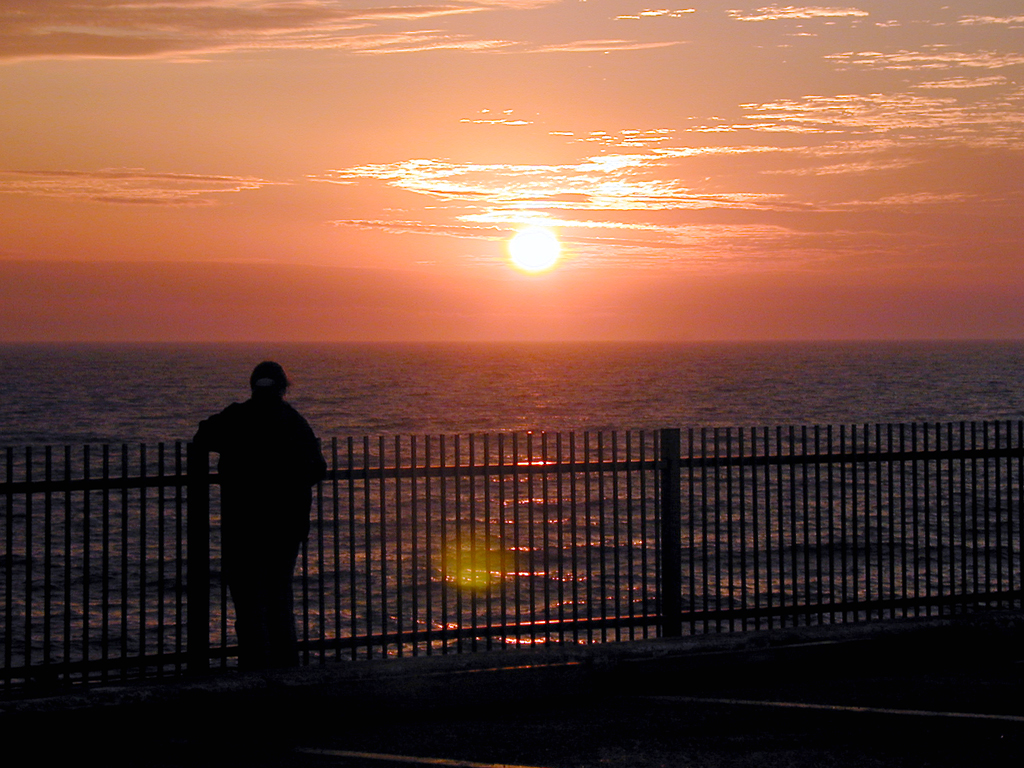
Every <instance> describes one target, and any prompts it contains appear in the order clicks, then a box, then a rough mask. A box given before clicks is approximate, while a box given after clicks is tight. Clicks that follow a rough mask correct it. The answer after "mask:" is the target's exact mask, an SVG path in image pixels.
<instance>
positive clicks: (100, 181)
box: [0, 168, 280, 205]
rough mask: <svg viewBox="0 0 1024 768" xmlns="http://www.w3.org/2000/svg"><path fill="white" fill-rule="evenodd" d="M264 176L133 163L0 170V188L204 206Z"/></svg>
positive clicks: (134, 202) (114, 200) (265, 183)
mask: <svg viewBox="0 0 1024 768" xmlns="http://www.w3.org/2000/svg"><path fill="white" fill-rule="evenodd" d="M276 183H280V182H272V181H268V180H266V179H257V178H252V177H241V176H207V175H201V174H190V173H150V172H148V171H145V170H140V169H135V168H116V169H108V170H101V171H27V170H26V171H19V170H10V171H0V193H7V194H17V195H31V196H34V197H56V198H65V199H69V200H87V201H91V202H98V203H116V204H122V205H140V204H141V205H209V204H210V203H212V202H213V198H212V196H213V195H219V194H223V193H225V192H241V191H243V190H252V189H259V188H261V187H265V186H268V185H271V184H276Z"/></svg>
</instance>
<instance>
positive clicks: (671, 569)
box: [659, 429, 693, 637]
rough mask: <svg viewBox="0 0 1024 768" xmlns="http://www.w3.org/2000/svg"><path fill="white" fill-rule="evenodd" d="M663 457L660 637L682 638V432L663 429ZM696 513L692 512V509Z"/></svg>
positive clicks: (661, 451) (660, 436) (661, 447)
mask: <svg viewBox="0 0 1024 768" xmlns="http://www.w3.org/2000/svg"><path fill="white" fill-rule="evenodd" d="M659 439H660V451H659V453H660V456H661V585H660V590H659V591H660V593H661V606H662V609H661V635H662V637H679V636H681V635H682V634H683V627H682V588H683V585H682V531H681V525H680V524H681V520H682V499H681V498H680V480H681V478H680V471H681V456H680V450H681V433H680V430H678V429H663V430H661V432H660V435H659ZM690 514H691V515H692V514H693V510H692V509H691V510H690Z"/></svg>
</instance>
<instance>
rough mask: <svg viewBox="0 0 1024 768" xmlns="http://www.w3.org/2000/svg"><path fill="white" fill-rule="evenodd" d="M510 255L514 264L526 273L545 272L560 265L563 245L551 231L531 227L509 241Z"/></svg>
mask: <svg viewBox="0 0 1024 768" xmlns="http://www.w3.org/2000/svg"><path fill="white" fill-rule="evenodd" d="M508 253H509V256H510V257H511V258H512V263H513V264H515V265H516V267H518V268H519V269H521V270H523V271H524V272H544V271H545V270H548V269H551V268H552V267H553V266H555V264H557V263H558V257H559V256H561V254H562V245H561V243H559V242H558V238H557V237H555V234H554V232H552V231H551V230H549V229H544V228H543V227H530V228H529V229H523V230H520V231H519V232H517V233H516V235H515V236H514V237H513V238H512V239H511V240H509V241H508Z"/></svg>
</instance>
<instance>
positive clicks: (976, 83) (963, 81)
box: [914, 75, 1010, 90]
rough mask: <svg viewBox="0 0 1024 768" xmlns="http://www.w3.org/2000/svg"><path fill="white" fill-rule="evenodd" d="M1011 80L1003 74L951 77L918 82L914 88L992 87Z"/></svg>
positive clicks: (954, 88)
mask: <svg viewBox="0 0 1024 768" xmlns="http://www.w3.org/2000/svg"><path fill="white" fill-rule="evenodd" d="M1009 82H1010V81H1009V80H1007V79H1006V78H1005V77H1003V76H1002V75H994V76H992V77H974V78H971V77H951V78H949V79H948V80H929V81H928V82H927V83H917V84H916V85H914V88H932V89H939V90H962V89H964V88H991V87H993V86H996V85H1007V84H1008V83H1009Z"/></svg>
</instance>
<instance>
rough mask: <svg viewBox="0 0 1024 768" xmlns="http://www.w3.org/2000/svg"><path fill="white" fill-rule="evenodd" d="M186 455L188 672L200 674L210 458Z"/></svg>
mask: <svg viewBox="0 0 1024 768" xmlns="http://www.w3.org/2000/svg"><path fill="white" fill-rule="evenodd" d="M187 451H188V457H187V462H188V485H187V493H188V519H187V521H186V535H187V536H188V671H189V672H190V673H193V674H198V673H200V672H203V671H206V670H208V669H209V660H210V454H209V452H208V451H206V450H204V449H202V448H200V447H198V446H197V445H196V444H195V443H189V444H188V449H187ZM144 490H145V489H143V492H144ZM221 620H222V621H223V620H224V619H223V618H222V619H221Z"/></svg>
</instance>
